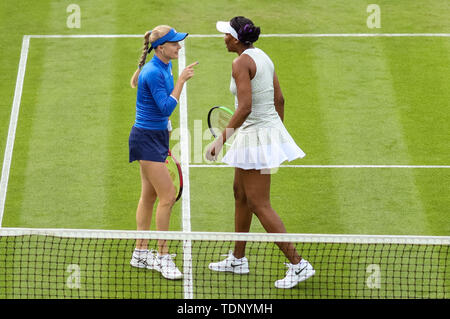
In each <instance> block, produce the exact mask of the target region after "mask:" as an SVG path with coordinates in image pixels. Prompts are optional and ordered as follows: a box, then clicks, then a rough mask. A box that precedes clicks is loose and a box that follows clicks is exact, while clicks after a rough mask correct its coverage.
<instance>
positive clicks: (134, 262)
mask: <svg viewBox="0 0 450 319" xmlns="http://www.w3.org/2000/svg"><path fill="white" fill-rule="evenodd" d="M155 253H156V252H155V251H154V250H138V249H135V250H134V252H133V256H132V257H131V260H130V265H131V266H133V267H137V268H147V269H154V270H157V271H161V269H160V267H159V262H158V259H157V258H156V254H155Z"/></svg>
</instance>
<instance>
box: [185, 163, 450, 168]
mask: <svg viewBox="0 0 450 319" xmlns="http://www.w3.org/2000/svg"><path fill="white" fill-rule="evenodd" d="M189 167H194V168H208V167H209V168H211V167H212V168H227V167H232V166H229V165H223V164H191V165H189ZM283 167H287V168H450V165H280V168H283Z"/></svg>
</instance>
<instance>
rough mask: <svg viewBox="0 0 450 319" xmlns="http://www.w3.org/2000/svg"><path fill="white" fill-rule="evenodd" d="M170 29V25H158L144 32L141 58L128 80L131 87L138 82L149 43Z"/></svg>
mask: <svg viewBox="0 0 450 319" xmlns="http://www.w3.org/2000/svg"><path fill="white" fill-rule="evenodd" d="M170 29H172V27H170V26H168V25H159V26H157V27H155V28H154V29H153V30H152V31H148V32H146V33H145V35H144V47H143V48H142V55H141V58H140V59H139V64H138V69H137V70H136V72H134V74H133V76H132V77H131V81H130V85H131V87H132V88H135V87H136V86H137V84H138V79H139V73H140V72H141V68H142V67H143V66H144V64H145V60H146V59H147V54H148V49H149V47H150V43H151V42H155V41H156V40H158V39H159V38H162V37H163V36H165V35H166V34H167V33H169V31H170Z"/></svg>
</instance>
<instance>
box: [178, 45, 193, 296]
mask: <svg viewBox="0 0 450 319" xmlns="http://www.w3.org/2000/svg"><path fill="white" fill-rule="evenodd" d="M182 43H183V45H182V46H181V49H180V51H179V52H178V75H180V74H181V72H182V71H183V70H184V68H185V67H186V49H185V45H184V41H182ZM180 131H181V133H180V153H181V154H180V163H181V172H182V174H183V195H182V196H181V215H182V224H183V232H191V194H190V184H189V140H188V138H189V136H190V134H189V127H188V118H187V82H186V83H185V84H184V86H183V90H182V91H181V95H180ZM183 271H184V274H183V280H184V299H193V298H194V287H193V286H194V284H193V283H194V281H193V276H192V242H191V240H185V241H183Z"/></svg>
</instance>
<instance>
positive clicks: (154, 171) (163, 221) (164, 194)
mask: <svg viewBox="0 0 450 319" xmlns="http://www.w3.org/2000/svg"><path fill="white" fill-rule="evenodd" d="M140 163H141V171H142V172H143V174H144V175H145V176H146V178H147V179H148V180H149V181H150V180H151V184H152V186H153V188H154V190H155V192H156V194H157V197H158V198H159V202H158V206H157V207H156V229H157V230H161V231H167V230H169V223H170V214H171V211H172V207H173V205H174V203H175V199H176V190H175V186H174V185H173V183H172V180H171V179H170V175H169V171H168V169H167V167H166V165H165V164H164V163H160V162H150V161H140ZM147 229H148V228H147ZM158 251H159V253H160V255H166V254H168V253H169V252H168V247H167V242H166V241H165V240H160V241H158Z"/></svg>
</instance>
